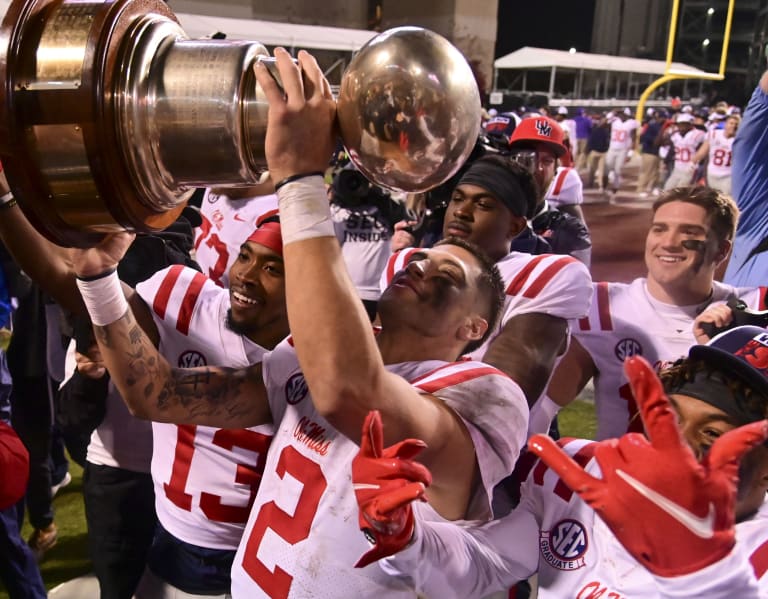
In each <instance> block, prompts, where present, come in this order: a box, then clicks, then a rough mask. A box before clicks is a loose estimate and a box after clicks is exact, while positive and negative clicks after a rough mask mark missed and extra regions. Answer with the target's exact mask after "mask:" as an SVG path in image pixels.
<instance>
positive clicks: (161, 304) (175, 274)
mask: <svg viewBox="0 0 768 599" xmlns="http://www.w3.org/2000/svg"><path fill="white" fill-rule="evenodd" d="M182 270H184V267H183V266H181V265H180V264H176V265H174V266H171V268H169V269H168V272H167V273H166V275H165V278H164V279H163V282H162V283H160V287H159V288H158V290H157V295H155V301H154V302H152V310H154V312H155V314H157V315H158V316H159V317H160V318H165V311H166V310H167V309H168V300H170V298H171V291H173V287H174V286H175V285H176V281H178V280H179V276H180V275H181V271H182Z"/></svg>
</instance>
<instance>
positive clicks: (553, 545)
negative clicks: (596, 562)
mask: <svg viewBox="0 0 768 599" xmlns="http://www.w3.org/2000/svg"><path fill="white" fill-rule="evenodd" d="M588 546H589V543H588V541H587V531H586V530H585V528H584V526H583V525H582V524H581V522H578V521H576V520H571V519H566V520H560V522H558V523H557V524H555V525H554V526H553V527H552V529H551V530H548V531H541V533H540V537H539V551H540V552H541V556H542V557H543V558H544V561H545V562H547V563H548V564H549V565H550V566H552V567H553V568H557V569H558V570H578V569H579V568H583V567H584V565H585V561H584V554H585V553H586V552H587V547H588Z"/></svg>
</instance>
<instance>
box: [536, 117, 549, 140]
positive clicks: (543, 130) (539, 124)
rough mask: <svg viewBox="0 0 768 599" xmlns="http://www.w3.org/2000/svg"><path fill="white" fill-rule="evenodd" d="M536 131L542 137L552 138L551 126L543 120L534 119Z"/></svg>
mask: <svg viewBox="0 0 768 599" xmlns="http://www.w3.org/2000/svg"><path fill="white" fill-rule="evenodd" d="M536 131H538V133H539V135H541V136H542V137H552V125H550V124H549V123H548V122H547V121H545V120H543V119H536Z"/></svg>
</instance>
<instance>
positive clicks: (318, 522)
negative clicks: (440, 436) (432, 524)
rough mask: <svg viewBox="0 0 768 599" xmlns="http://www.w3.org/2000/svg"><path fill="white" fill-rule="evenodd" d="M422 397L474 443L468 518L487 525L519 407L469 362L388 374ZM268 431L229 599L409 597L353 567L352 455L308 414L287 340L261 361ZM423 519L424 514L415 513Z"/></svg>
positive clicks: (509, 389) (491, 371)
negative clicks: (460, 424)
mask: <svg viewBox="0 0 768 599" xmlns="http://www.w3.org/2000/svg"><path fill="white" fill-rule="evenodd" d="M387 368H388V370H390V371H392V372H395V373H397V374H399V375H400V376H403V378H405V379H406V380H408V381H410V382H411V383H412V384H413V385H414V387H416V389H418V390H419V391H420V392H422V393H431V394H433V395H435V396H437V397H439V398H441V399H442V400H443V401H445V402H446V403H447V404H449V405H450V406H451V407H452V408H453V409H454V410H455V411H456V412H457V413H458V414H459V415H460V416H461V417H462V419H464V421H465V423H466V426H467V429H468V430H469V433H470V435H471V436H472V440H473V442H474V444H475V451H476V454H477V461H478V465H479V469H480V474H481V486H480V488H479V489H478V494H477V496H476V497H474V498H473V500H472V503H471V508H470V514H469V517H470V518H478V519H488V518H489V517H490V501H491V494H492V490H493V487H494V485H495V484H496V483H497V482H498V481H499V480H501V479H502V478H503V477H504V476H506V474H507V473H509V472H510V471H511V468H512V466H513V464H514V462H515V460H516V459H517V456H518V453H519V451H520V447H521V445H522V443H524V442H525V431H526V426H527V424H526V423H527V412H528V408H527V403H526V400H525V397H524V396H523V393H522V391H521V390H520V388H519V387H518V386H517V385H516V384H515V383H514V382H512V380H511V379H510V378H509V377H507V376H506V375H504V374H503V373H501V372H500V371H498V370H496V369H495V368H492V367H490V366H487V365H485V364H482V363H478V362H471V361H466V362H455V363H446V362H440V361H430V362H419V363H417V362H410V363H402V364H397V365H393V366H388V367H387ZM263 374H264V380H265V383H266V385H267V392H268V395H269V401H270V408H271V410H272V415H273V418H274V421H275V423H276V431H275V438H274V440H273V442H272V446H271V448H270V451H269V454H268V456H267V466H266V468H265V471H264V481H263V483H262V485H261V486H260V487H259V493H258V495H257V497H256V502H255V503H254V506H253V511H252V512H251V517H250V519H249V521H248V526H247V530H246V533H245V535H244V536H243V541H242V542H241V544H240V547H239V549H238V552H237V555H236V556H235V562H234V564H233V568H232V596H233V597H235V598H246V597H247V598H248V599H251V598H254V597H283V598H295V599H298V598H302V599H304V598H306V597H315V598H320V597H327V598H329V599H330V598H333V599H342V598H345V597H349V598H355V599H357V598H359V597H388V598H389V597H413V596H414V594H413V592H412V591H410V590H408V589H407V588H406V586H405V585H403V584H402V583H401V582H398V581H396V580H394V579H392V578H390V577H388V576H387V575H385V574H384V573H383V572H382V571H381V570H380V569H379V568H378V567H377V566H376V565H375V564H372V565H370V566H367V567H366V568H354V567H353V566H354V564H355V563H356V562H357V560H358V559H359V558H360V557H361V556H362V555H363V554H364V553H366V552H367V551H368V550H369V549H370V545H369V544H368V542H367V541H366V540H365V538H364V537H363V535H362V534H361V533H360V530H359V528H358V508H357V502H356V500H355V494H354V490H353V488H352V480H351V479H352V477H351V462H352V459H353V458H354V456H355V455H356V454H357V452H358V450H359V447H358V446H357V445H356V444H355V443H354V442H352V441H350V440H349V439H348V438H346V437H345V436H344V435H342V434H341V433H339V432H338V431H337V430H336V429H334V428H333V427H332V426H331V425H330V424H329V423H328V422H327V421H326V420H325V419H323V417H322V416H320V414H318V412H317V411H316V410H315V408H314V406H313V404H312V399H311V397H310V395H309V389H308V387H307V384H306V382H305V380H304V376H303V374H302V373H301V371H300V369H299V363H298V359H297V358H296V353H295V351H294V349H293V347H292V345H291V340H290V339H289V340H286V341H284V342H283V343H281V344H280V345H279V346H278V347H277V348H275V350H274V351H273V352H272V353H271V354H269V355H268V356H266V357H265V359H264V370H263ZM416 509H417V510H418V511H419V512H420V513H421V512H422V511H423V513H425V514H426V517H428V518H436V517H437V516H436V514H435V513H434V511H432V510H431V508H429V507H428V506H426V505H424V506H421V505H420V506H416Z"/></svg>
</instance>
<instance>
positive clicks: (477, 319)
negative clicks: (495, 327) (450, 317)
mask: <svg viewBox="0 0 768 599" xmlns="http://www.w3.org/2000/svg"><path fill="white" fill-rule="evenodd" d="M487 330H488V321H487V320H486V319H485V318H483V317H482V316H479V315H477V314H475V315H473V316H467V317H466V318H465V319H464V322H463V323H462V325H461V327H460V328H459V333H458V335H459V339H461V340H462V341H466V342H470V341H477V340H478V339H482V338H483V335H485V332H486V331H487Z"/></svg>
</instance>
